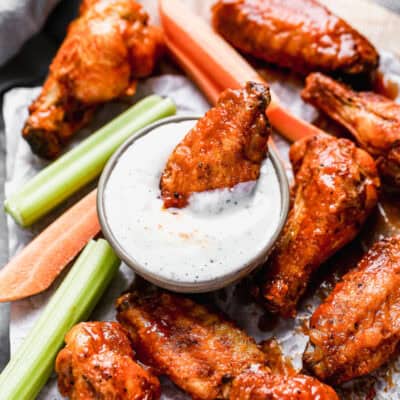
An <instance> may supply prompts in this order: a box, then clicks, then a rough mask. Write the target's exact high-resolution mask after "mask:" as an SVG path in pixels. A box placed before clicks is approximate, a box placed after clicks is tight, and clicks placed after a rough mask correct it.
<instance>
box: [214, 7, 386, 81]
mask: <svg viewBox="0 0 400 400" xmlns="http://www.w3.org/2000/svg"><path fill="white" fill-rule="evenodd" d="M212 12H213V19H212V21H213V25H214V28H215V29H216V31H217V32H219V33H220V34H221V35H222V36H223V37H224V38H225V39H226V40H227V41H228V42H230V43H231V44H232V45H233V46H234V47H236V48H238V49H239V50H241V51H243V52H244V53H248V54H250V55H252V56H254V57H257V58H260V59H263V60H265V61H267V62H270V63H273V64H277V65H279V66H281V67H287V68H290V69H292V70H294V71H296V72H299V73H301V74H307V73H309V72H313V71H322V72H326V73H335V74H346V75H369V74H370V73H371V71H374V70H375V69H376V68H377V66H378V63H379V55H378V53H377V51H376V50H375V48H374V47H373V46H372V44H371V43H370V42H369V41H368V40H367V39H366V38H365V37H364V36H362V35H361V34H360V33H358V32H357V31H356V30H354V29H353V28H352V27H351V26H350V25H349V24H347V23H346V22H345V21H344V20H343V19H341V18H339V17H337V16H336V15H334V14H332V13H331V12H330V11H329V10H328V9H327V8H326V7H325V6H323V5H322V4H320V3H318V2H317V1H316V0H218V1H217V2H216V4H215V5H214V6H213V8H212Z"/></svg>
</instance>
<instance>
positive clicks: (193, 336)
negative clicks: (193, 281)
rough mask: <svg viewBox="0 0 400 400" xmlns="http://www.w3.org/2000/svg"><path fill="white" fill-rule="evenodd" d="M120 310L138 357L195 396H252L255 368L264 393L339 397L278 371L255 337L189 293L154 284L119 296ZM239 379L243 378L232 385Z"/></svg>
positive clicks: (274, 399) (270, 398)
mask: <svg viewBox="0 0 400 400" xmlns="http://www.w3.org/2000/svg"><path fill="white" fill-rule="evenodd" d="M117 310H118V315H117V318H118V320H119V321H120V322H121V323H122V325H123V326H124V327H125V328H126V329H127V331H128V332H129V335H130V338H131V339H132V342H133V343H134V345H135V348H136V349H137V350H138V357H139V359H140V360H141V361H142V362H144V363H146V364H148V365H150V366H151V367H153V368H155V369H156V370H158V371H159V372H160V373H161V374H165V375H167V376H168V377H169V378H170V379H171V380H172V381H173V382H174V383H175V384H176V385H178V386H179V387H180V388H182V389H183V390H185V391H186V392H187V393H189V395H191V396H192V397H193V398H194V399H204V400H211V399H231V400H241V399H243V400H244V399H248V398H249V397H248V395H249V393H251V392H252V391H257V390H258V389H257V388H258V383H257V382H256V379H255V378H254V377H252V376H253V375H254V374H256V375H257V378H258V380H259V382H260V385H263V387H265V388H266V389H265V396H264V397H259V398H260V399H261V398H262V399H265V400H278V399H279V400H286V399H304V400H306V399H307V400H311V399H315V397H313V393H314V392H313V391H316V392H318V393H320V394H321V397H320V399H321V400H323V399H326V400H328V399H335V400H336V399H337V396H336V394H335V392H334V391H333V390H332V389H331V388H330V387H328V386H326V385H323V384H321V383H320V382H318V381H317V380H316V379H314V378H311V377H306V376H301V375H299V376H297V375H295V376H293V377H280V376H278V375H273V374H272V373H271V371H270V369H269V368H268V366H267V359H266V358H267V357H266V355H265V354H264V353H263V352H262V351H261V349H260V348H259V347H258V346H257V345H256V343H255V342H254V340H253V339H252V338H250V337H249V336H247V334H246V333H244V332H243V331H241V330H240V329H239V328H237V327H236V326H235V325H234V324H233V323H232V322H229V321H227V320H226V319H225V318H223V317H222V316H221V315H219V314H216V313H212V312H210V311H209V310H208V309H207V308H206V307H204V306H202V305H199V304H196V303H194V302H193V301H192V300H190V299H188V298H185V297H183V296H180V295H174V294H170V293H167V292H164V291H161V290H158V289H152V288H150V289H148V290H147V291H146V292H132V293H127V294H125V295H123V296H122V297H120V298H119V299H118V301H117ZM235 379H239V380H240V382H241V383H240V384H239V383H237V384H236V389H235V390H230V389H231V386H232V385H233V387H235V383H234V382H235ZM301 379H303V381H302V382H300V380H301ZM246 382H247V383H246ZM242 384H243V385H244V384H248V390H247V391H245V390H241V389H240V388H239V386H241V385H242ZM283 386H284V387H285V388H286V391H284V390H282V387H283ZM275 387H277V388H275ZM279 387H280V388H279ZM259 391H260V393H262V388H259Z"/></svg>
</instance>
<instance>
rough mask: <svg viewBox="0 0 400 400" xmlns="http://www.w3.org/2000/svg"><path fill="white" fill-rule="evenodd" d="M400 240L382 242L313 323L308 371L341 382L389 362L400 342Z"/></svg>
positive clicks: (347, 277)
mask: <svg viewBox="0 0 400 400" xmlns="http://www.w3.org/2000/svg"><path fill="white" fill-rule="evenodd" d="M399 328H400V236H396V237H392V238H389V239H385V240H383V241H381V242H378V243H376V244H375V245H374V246H373V247H372V248H371V249H370V250H369V251H368V252H367V253H366V255H365V256H364V257H363V258H362V259H361V261H360V262H359V263H358V265H357V266H356V268H355V269H354V270H352V271H350V272H349V273H347V274H346V275H344V277H343V278H342V281H341V282H339V283H338V284H337V285H336V287H335V288H334V290H333V292H332V293H331V294H330V295H329V296H328V298H327V299H326V300H325V301H324V302H323V303H322V304H321V305H320V306H319V307H318V308H317V310H316V311H315V312H314V314H313V315H312V317H311V321H310V333H309V335H310V345H309V346H308V347H307V349H306V352H305V353H304V356H303V360H304V365H305V367H306V368H308V369H309V370H311V371H312V372H313V373H314V374H315V375H317V376H318V377H319V378H321V379H324V380H328V381H331V382H335V383H341V382H344V381H347V380H349V379H352V378H356V377H358V376H360V375H365V374H368V373H370V372H372V371H373V370H374V369H376V368H378V367H379V366H381V365H382V364H384V363H385V362H386V361H387V360H388V359H389V357H390V356H391V355H392V354H393V352H394V351H395V348H396V345H397V344H398V343H399V341H400V329H399Z"/></svg>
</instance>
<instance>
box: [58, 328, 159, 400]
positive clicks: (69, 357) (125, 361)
mask: <svg viewBox="0 0 400 400" xmlns="http://www.w3.org/2000/svg"><path fill="white" fill-rule="evenodd" d="M65 341H66V347H65V348H64V349H63V350H61V351H60V352H59V354H58V356H57V359H56V372H57V374H58V388H59V390H60V392H61V394H62V395H63V396H68V397H69V398H70V399H72V400H74V399H76V400H77V399H85V400H90V399H93V400H94V399H104V400H155V399H158V398H159V396H160V384H159V381H158V379H157V378H156V377H155V376H153V375H152V374H151V373H150V372H148V371H147V370H145V369H143V368H142V367H141V366H140V365H138V364H137V363H136V362H135V361H134V353H133V351H132V349H131V346H130V342H129V339H128V337H127V335H126V333H125V331H124V329H123V328H122V326H121V325H120V324H118V323H117V322H85V323H80V324H78V325H75V326H74V327H73V328H72V329H71V330H70V331H69V332H68V333H67V335H66V337H65Z"/></svg>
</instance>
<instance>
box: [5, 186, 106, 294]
mask: <svg viewBox="0 0 400 400" xmlns="http://www.w3.org/2000/svg"><path fill="white" fill-rule="evenodd" d="M96 193H97V190H94V191H92V192H91V193H89V194H88V195H87V196H86V197H84V198H83V199H82V200H80V201H79V202H78V203H77V204H75V205H74V206H72V207H71V208H70V209H68V210H67V211H66V212H65V213H64V214H63V215H61V216H60V217H59V218H58V219H57V220H55V221H54V222H53V223H52V224H51V225H49V226H48V227H47V228H46V229H45V230H44V231H43V232H42V233H40V234H39V235H38V236H37V237H36V238H35V239H34V240H32V242H30V243H29V244H28V245H27V246H26V247H25V248H24V249H23V250H22V251H21V252H20V253H19V254H17V255H16V256H15V257H14V258H13V259H12V260H11V261H10V262H9V263H8V264H7V265H6V266H5V267H4V268H3V269H2V270H0V302H8V301H14V300H19V299H23V298H25V297H28V296H32V295H34V294H37V293H40V292H42V291H44V290H45V289H47V288H48V287H49V286H50V285H51V284H52V283H53V282H54V280H55V279H56V277H57V276H58V275H59V274H60V272H61V271H62V270H63V269H64V268H65V267H66V266H67V265H68V263H69V262H71V261H72V260H73V259H74V258H75V256H76V255H77V254H78V253H79V252H80V251H81V250H82V249H83V247H84V246H85V245H86V244H87V243H88V241H89V240H90V239H92V238H93V237H94V236H96V235H97V234H98V233H99V232H100V224H99V220H98V218H97V207H96Z"/></svg>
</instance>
